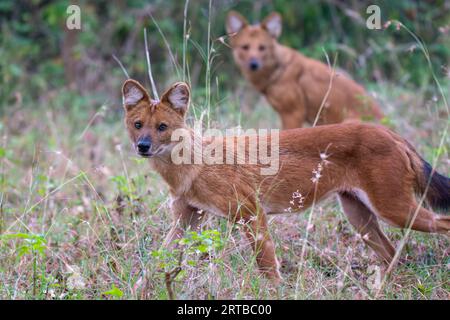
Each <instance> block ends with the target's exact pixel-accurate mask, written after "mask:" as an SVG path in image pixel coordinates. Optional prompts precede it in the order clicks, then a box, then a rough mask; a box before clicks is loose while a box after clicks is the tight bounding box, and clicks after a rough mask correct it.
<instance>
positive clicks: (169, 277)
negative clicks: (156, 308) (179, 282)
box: [164, 251, 183, 300]
mask: <svg viewBox="0 0 450 320" xmlns="http://www.w3.org/2000/svg"><path fill="white" fill-rule="evenodd" d="M182 260H183V251H180V257H179V258H178V266H176V267H175V268H173V269H172V270H171V271H168V272H166V273H165V275H164V280H165V283H166V289H167V294H168V295H169V300H175V294H174V293H173V288H172V284H173V281H174V280H175V278H176V277H177V276H178V274H179V273H180V272H181V262H182Z"/></svg>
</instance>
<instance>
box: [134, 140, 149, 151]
mask: <svg viewBox="0 0 450 320" xmlns="http://www.w3.org/2000/svg"><path fill="white" fill-rule="evenodd" d="M151 146H152V144H151V142H150V140H148V139H143V140H139V141H138V144H137V148H138V151H139V152H140V153H147V152H148V151H149V150H150V147H151Z"/></svg>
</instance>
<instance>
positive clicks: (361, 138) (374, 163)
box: [122, 79, 450, 281]
mask: <svg viewBox="0 0 450 320" xmlns="http://www.w3.org/2000/svg"><path fill="white" fill-rule="evenodd" d="M122 94H123V102H124V108H125V124H126V127H127V129H128V133H129V136H130V138H131V141H132V143H133V145H134V148H135V150H136V152H137V153H138V154H139V155H140V156H142V157H146V158H149V162H150V164H151V167H152V168H153V170H156V171H157V172H158V173H159V174H160V175H161V176H162V178H163V179H164V180H165V182H166V183H167V184H168V185H169V188H170V194H171V198H172V207H171V210H172V215H173V219H174V222H173V226H172V228H171V230H170V232H169V234H168V236H167V238H166V240H165V243H166V245H169V244H170V243H171V242H172V241H173V240H174V239H176V238H178V237H181V236H182V235H183V232H184V230H185V229H186V228H191V229H193V230H198V228H199V224H200V222H201V220H202V217H203V216H204V214H205V213H211V214H216V215H219V216H221V217H225V218H227V219H230V220H231V221H233V222H236V221H239V222H240V223H242V222H244V223H243V226H244V230H245V233H246V236H247V237H248V239H249V241H250V243H251V244H252V247H253V249H254V250H255V252H256V256H257V263H258V265H259V268H260V270H261V271H263V272H264V273H265V274H267V275H268V276H269V277H270V278H271V279H273V280H274V281H278V280H280V279H281V278H280V274H279V271H278V262H277V258H276V256H275V247H274V243H273V242H272V239H271V236H270V234H269V230H268V225H267V215H269V214H276V213H283V212H286V209H287V208H289V207H294V209H293V210H292V211H300V210H303V209H306V208H308V207H310V206H311V205H312V203H313V202H314V201H320V200H322V199H323V198H325V197H327V196H329V195H331V194H333V193H334V194H337V195H338V198H339V200H340V202H341V205H342V209H343V211H344V213H345V214H346V216H347V217H348V219H349V221H350V223H351V224H352V225H353V226H354V227H355V229H356V231H357V232H358V233H360V234H361V235H364V237H363V239H364V241H365V242H366V243H367V244H368V245H369V246H370V247H371V248H372V249H373V250H374V251H375V252H376V253H377V255H378V256H379V257H380V258H381V259H382V260H384V261H385V262H390V261H391V260H392V258H393V256H394V254H395V250H394V247H393V246H392V245H391V243H390V242H389V240H388V239H387V238H386V236H385V235H384V234H383V232H382V231H381V229H380V227H379V225H378V218H381V219H382V220H384V221H386V222H387V223H389V224H391V225H393V226H396V227H400V228H405V227H408V226H409V225H411V227H412V229H414V230H418V231H424V232H437V233H444V234H448V232H449V230H450V216H442V215H437V214H435V213H433V212H431V211H430V210H428V209H425V208H423V207H420V206H418V204H417V202H416V200H415V198H414V193H416V194H419V195H421V194H423V193H424V192H427V193H426V201H427V203H428V204H429V206H431V207H439V208H441V209H443V210H445V211H448V209H449V207H450V179H448V178H447V177H444V176H442V175H440V174H438V173H436V172H433V170H432V169H431V167H430V165H429V164H428V163H427V162H425V161H424V160H423V159H422V158H421V157H420V156H419V155H418V154H417V153H416V151H415V150H414V148H413V147H412V146H411V145H410V144H409V143H408V142H406V141H405V140H404V139H402V138H401V137H400V136H398V135H397V134H395V133H394V132H392V131H390V130H388V129H386V128H384V127H382V126H377V125H372V124H363V123H359V122H355V123H346V124H334V125H325V126H318V127H314V128H303V129H292V130H285V131H281V132H280V136H279V163H280V166H279V171H278V172H277V173H276V174H275V175H272V176H262V175H260V171H259V169H260V166H261V165H260V164H256V165H249V164H241V165H239V164H234V165H227V164H224V165H206V164H181V165H176V164H174V163H173V162H172V157H171V150H173V148H174V146H175V145H176V143H177V142H176V141H172V139H171V135H172V133H173V132H174V131H175V130H178V129H185V130H188V132H190V134H192V135H194V134H195V133H194V131H193V130H191V129H189V128H188V127H187V125H186V124H185V115H186V112H187V110H188V105H189V100H190V88H189V87H188V85H187V84H185V83H175V84H174V85H173V86H172V87H170V88H169V89H168V90H167V91H166V92H165V93H164V94H163V96H162V98H161V100H160V101H155V100H152V99H151V98H150V95H149V94H148V93H147V91H146V90H145V89H144V87H143V86H142V85H140V84H139V83H138V82H137V81H134V80H131V79H130V80H127V81H126V82H125V83H124V85H123V88H122ZM201 143H203V144H205V145H206V144H208V143H211V140H210V139H209V140H208V139H204V140H203V141H202V142H201ZM319 164H320V166H321V170H319V172H320V175H317V170H316V169H317V168H318V166H319ZM314 170H316V171H315V172H316V174H315V175H314V174H313V173H312V172H314ZM312 177H315V179H312ZM427 184H429V186H428V187H427ZM293 194H297V195H298V194H301V199H300V197H297V198H295V199H294V200H295V203H294V205H293V204H292V203H291V201H292V199H293V197H292V195H293ZM300 202H301V205H298V204H300ZM416 210H417V212H416ZM415 213H417V215H416V217H415V219H413V217H414V214H415Z"/></svg>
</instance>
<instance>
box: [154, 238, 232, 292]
mask: <svg viewBox="0 0 450 320" xmlns="http://www.w3.org/2000/svg"><path fill="white" fill-rule="evenodd" d="M223 247H224V241H223V239H222V238H221V236H220V232H219V231H217V230H203V231H202V232H195V231H188V232H186V235H185V237H184V238H181V239H179V240H178V241H177V248H176V249H174V250H167V249H165V248H164V249H159V250H157V251H153V252H152V256H153V257H154V258H156V259H157V260H158V262H159V264H158V265H159V268H160V270H162V272H164V279H165V284H166V289H167V293H168V296H169V299H171V300H173V299H175V294H174V293H173V282H174V281H175V280H176V278H177V277H178V276H179V275H180V274H184V273H185V272H183V265H185V266H186V267H197V268H198V267H200V266H199V261H198V260H195V257H196V256H197V258H199V257H205V256H209V257H210V259H211V261H213V262H216V263H217V262H220V261H218V260H216V259H214V255H215V253H216V252H217V251H220V250H221V249H223ZM183 257H185V258H184V259H183Z"/></svg>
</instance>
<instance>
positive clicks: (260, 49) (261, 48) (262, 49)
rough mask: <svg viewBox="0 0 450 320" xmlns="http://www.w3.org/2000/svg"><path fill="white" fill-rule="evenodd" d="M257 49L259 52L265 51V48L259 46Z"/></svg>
mask: <svg viewBox="0 0 450 320" xmlns="http://www.w3.org/2000/svg"><path fill="white" fill-rule="evenodd" d="M258 49H259V51H264V50H266V46H263V45H260V46H259V48H258Z"/></svg>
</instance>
